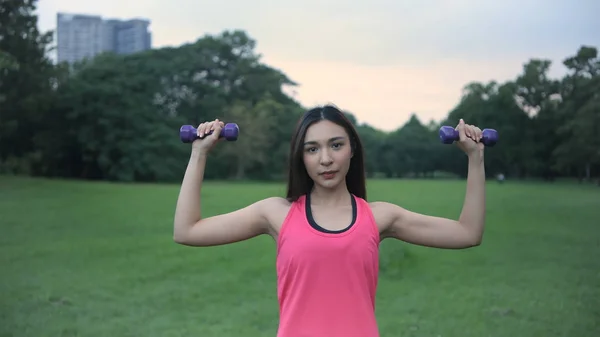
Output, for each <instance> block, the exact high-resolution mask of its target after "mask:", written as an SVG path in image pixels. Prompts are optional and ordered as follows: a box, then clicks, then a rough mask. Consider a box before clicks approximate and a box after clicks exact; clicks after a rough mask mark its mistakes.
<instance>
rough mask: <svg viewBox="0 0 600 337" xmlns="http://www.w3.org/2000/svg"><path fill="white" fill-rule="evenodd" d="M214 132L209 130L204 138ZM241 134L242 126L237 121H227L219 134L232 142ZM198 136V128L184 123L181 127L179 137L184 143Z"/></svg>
mask: <svg viewBox="0 0 600 337" xmlns="http://www.w3.org/2000/svg"><path fill="white" fill-rule="evenodd" d="M210 134H212V131H210V132H208V133H207V134H205V135H204V136H202V138H204V137H206V136H208V135H210ZM239 134H240V128H239V127H238V125H237V124H235V123H227V124H225V127H223V129H221V133H220V134H219V138H225V139H227V140H228V141H230V142H234V141H236V140H237V139H238V135H239ZM199 138H200V137H198V129H196V128H195V127H194V126H192V125H182V126H181V128H180V129H179V139H181V141H182V142H184V143H191V142H193V141H194V140H196V139H199Z"/></svg>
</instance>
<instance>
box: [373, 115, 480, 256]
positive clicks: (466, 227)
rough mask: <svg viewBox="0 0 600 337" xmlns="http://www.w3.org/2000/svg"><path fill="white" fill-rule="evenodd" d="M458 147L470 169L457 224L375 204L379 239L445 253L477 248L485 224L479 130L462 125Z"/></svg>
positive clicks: (455, 221) (459, 127)
mask: <svg viewBox="0 0 600 337" xmlns="http://www.w3.org/2000/svg"><path fill="white" fill-rule="evenodd" d="M458 130H459V134H460V137H461V138H460V141H459V144H458V146H459V147H460V148H461V149H462V150H463V151H464V152H465V153H466V154H467V157H468V161H469V165H468V170H469V171H468V174H467V187H466V195H465V200H464V204H463V208H462V212H461V214H460V217H459V218H458V220H454V219H447V218H442V217H436V216H430V215H424V214H419V213H415V212H411V211H409V210H406V209H404V208H402V207H400V206H397V205H394V204H391V203H386V202H375V203H373V204H372V209H373V213H374V215H375V217H376V220H377V221H378V223H380V224H381V227H382V228H383V230H382V238H386V237H390V238H396V239H400V240H403V241H406V242H410V243H414V244H418V245H422V246H429V247H436V248H448V249H461V248H469V247H473V246H477V245H479V244H480V243H481V241H482V238H483V231H484V224H485V168H484V164H483V144H481V143H479V140H480V139H481V130H480V129H479V128H477V127H474V126H470V125H465V124H464V122H463V121H462V120H461V122H460V124H459V126H458Z"/></svg>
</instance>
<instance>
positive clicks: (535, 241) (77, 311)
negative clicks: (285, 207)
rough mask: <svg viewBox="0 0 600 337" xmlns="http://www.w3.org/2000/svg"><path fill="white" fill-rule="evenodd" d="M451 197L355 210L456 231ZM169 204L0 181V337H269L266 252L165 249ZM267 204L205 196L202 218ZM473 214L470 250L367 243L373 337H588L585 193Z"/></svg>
mask: <svg viewBox="0 0 600 337" xmlns="http://www.w3.org/2000/svg"><path fill="white" fill-rule="evenodd" d="M464 184H465V182H464V181H418V180H395V181H385V180H378V181H370V182H369V185H368V190H369V200H387V201H390V202H395V203H398V204H400V205H402V206H404V207H406V208H409V209H411V210H414V211H418V212H423V213H426V214H431V215H438V216H444V217H451V218H457V217H458V215H459V213H460V210H461V207H462V202H463V198H464V190H465V185H464ZM178 192H179V186H177V185H152V184H140V185H135V184H112V183H98V182H70V181H60V180H44V179H30V178H15V177H0V230H1V233H0V263H1V267H2V277H1V278H0V293H1V294H2V295H1V296H2V299H1V301H0V336H2V337H8V336H11V337H17V336H18V337H21V336H23V337H24V336H27V337H46V336H48V337H50V336H51V337H59V336H84V337H129V336H140V337H141V336H143V337H159V336H160V337H170V336H198V337H242V336H243V337H255V336H256V337H258V336H261V337H263V336H265V337H268V336H272V337H274V336H275V333H276V329H277V322H278V319H277V314H278V312H277V298H276V279H275V266H274V263H275V253H276V252H275V244H274V242H273V240H272V239H270V238H268V237H258V238H255V239H253V240H249V241H245V242H240V243H236V244H232V245H228V246H220V247H210V248H191V247H185V246H180V245H177V244H175V243H174V242H173V240H172V226H173V222H172V221H173V212H174V209H175V203H176V199H177V194H178ZM283 192H284V186H283V185H280V184H267V185H261V184H259V183H220V182H210V183H206V184H205V188H204V190H203V192H202V193H203V210H204V215H205V216H210V215H215V214H218V213H223V212H228V211H232V210H234V209H237V208H239V207H243V206H246V205H247V204H249V203H252V202H254V201H256V200H258V199H260V198H264V197H267V196H272V195H283ZM487 205H488V206H487V210H488V212H487V222H486V233H485V237H484V240H483V243H482V245H481V246H479V247H476V248H473V249H469V250H440V249H432V248H424V247H417V246H414V245H408V244H405V243H402V242H400V241H390V240H386V241H384V242H383V243H382V246H381V278H380V283H379V292H378V297H377V318H378V322H379V326H380V331H381V336H382V337H388V336H389V337H409V336H414V337H417V336H418V337H437V336H440V337H538V336H539V337H553V336H556V337H558V336H561V337H594V336H600V189H598V187H595V186H583V185H577V184H567V183H561V184H538V183H513V182H508V183H506V184H504V185H499V184H497V183H496V182H492V181H490V182H489V183H488V187H487ZM324 337H325V336H324ZM348 337H360V336H348Z"/></svg>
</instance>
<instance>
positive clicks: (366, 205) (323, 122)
mask: <svg viewBox="0 0 600 337" xmlns="http://www.w3.org/2000/svg"><path fill="white" fill-rule="evenodd" d="M223 126H224V124H223V122H221V121H219V120H218V119H217V120H214V121H212V122H206V123H202V124H200V126H199V127H198V134H199V135H203V134H205V133H207V132H208V131H209V130H214V133H213V134H212V135H210V136H208V137H206V138H205V139H203V140H196V141H195V142H194V143H193V145H192V151H191V155H190V159H189V162H188V165H187V170H186V172H185V176H184V178H183V183H182V185H181V191H180V194H179V198H178V200H177V209H176V211H175V221H174V240H175V242H177V243H179V244H182V245H189V246H214V245H223V244H228V243H233V242H238V241H241V240H246V239H250V238H252V237H256V236H258V235H261V234H267V235H270V236H272V237H273V239H274V240H275V242H276V246H277V262H276V268H277V295H278V299H279V310H280V321H279V328H278V332H277V336H278V337H325V336H326V337H377V336H379V331H378V326H377V322H376V318H375V292H376V288H377V282H378V268H379V264H378V262H379V255H378V250H379V243H380V241H381V240H383V239H385V238H394V239H399V240H402V241H405V242H409V243H412V244H417V245H422V246H429V247H435V248H446V249H461V248H469V247H474V246H477V245H479V244H480V242H481V239H482V236H483V229H484V215H485V186H484V184H485V174H484V164H483V149H484V146H483V144H482V143H481V142H480V140H481V130H480V129H479V128H478V127H476V126H473V125H468V124H465V123H464V121H463V120H462V119H461V120H460V122H459V124H458V126H457V130H458V131H459V133H460V141H458V142H457V145H458V147H459V148H460V149H461V150H462V151H464V153H465V154H466V157H467V158H466V160H468V168H469V169H468V170H469V172H468V177H467V183H466V185H467V186H466V197H465V202H464V205H463V209H462V213H461V214H460V217H459V219H458V221H457V220H452V219H445V218H440V217H435V216H428V215H422V214H418V213H414V212H411V211H409V210H406V209H404V208H402V207H400V206H397V205H394V204H391V203H387V202H384V201H372V202H367V201H366V200H367V193H366V187H365V163H364V161H365V158H364V152H363V147H362V143H361V140H360V138H359V136H358V134H357V132H356V130H355V128H354V127H353V125H352V123H351V122H350V121H349V120H348V119H347V118H346V117H345V116H344V114H343V113H342V112H341V111H340V110H338V109H337V108H335V107H333V106H324V107H317V108H314V109H311V110H309V111H307V112H306V113H305V114H304V116H303V117H302V118H301V120H300V121H299V123H298V125H297V128H296V130H295V131H294V135H293V137H292V141H291V148H290V161H289V168H288V170H289V176H288V186H287V196H286V198H282V197H271V198H267V199H264V200H260V201H257V202H255V203H253V204H251V205H249V206H247V207H245V208H242V209H239V210H236V211H233V212H231V213H227V214H221V215H216V216H212V217H202V216H201V214H200V207H199V205H200V196H199V195H200V189H201V186H202V179H203V176H204V169H205V165H206V158H207V155H208V152H209V151H210V150H211V149H212V148H213V146H214V145H215V144H216V143H217V141H218V136H219V132H220V131H221V129H222V128H223ZM265 132H268V131H265ZM240 141H243V140H240Z"/></svg>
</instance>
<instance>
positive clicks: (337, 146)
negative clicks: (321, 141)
mask: <svg viewBox="0 0 600 337" xmlns="http://www.w3.org/2000/svg"><path fill="white" fill-rule="evenodd" d="M343 145H344V143H333V144H332V145H331V147H332V148H334V149H339V148H340V147H342V146H343Z"/></svg>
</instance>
